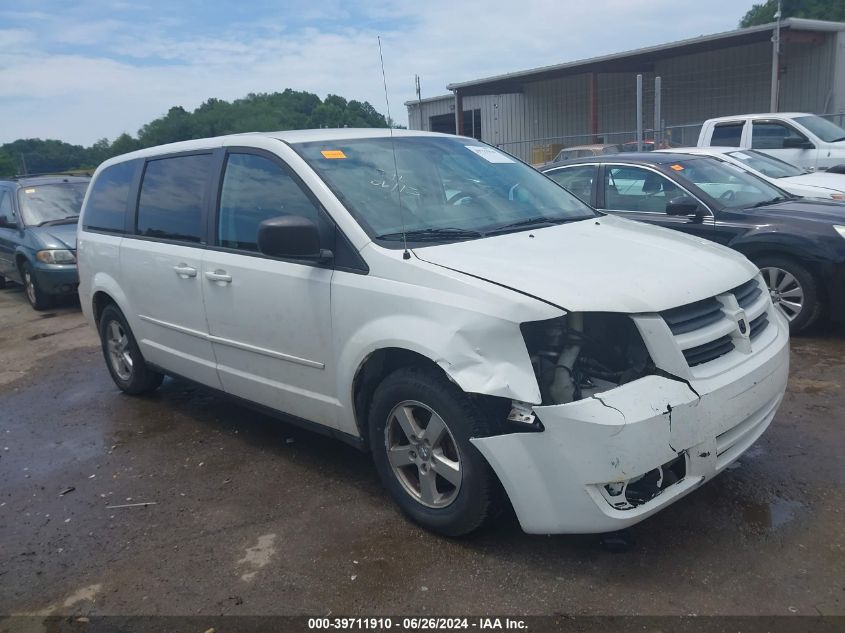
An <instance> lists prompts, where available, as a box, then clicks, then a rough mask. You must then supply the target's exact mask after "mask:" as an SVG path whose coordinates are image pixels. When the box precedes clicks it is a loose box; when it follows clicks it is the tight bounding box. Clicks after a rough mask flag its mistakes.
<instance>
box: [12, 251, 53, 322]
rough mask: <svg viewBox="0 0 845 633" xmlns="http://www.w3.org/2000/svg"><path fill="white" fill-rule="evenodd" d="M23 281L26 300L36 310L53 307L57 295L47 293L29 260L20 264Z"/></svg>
mask: <svg viewBox="0 0 845 633" xmlns="http://www.w3.org/2000/svg"><path fill="white" fill-rule="evenodd" d="M20 270H21V281H22V282H23V293H24V294H25V295H26V300H27V301H29V305H31V306H32V307H33V309H35V310H39V311H40V310H49V309H50V308H52V307H53V304H54V302H55V297H53V296H52V295H49V294H47V293H46V292H44V291H43V290H42V289H41V286H39V285H38V279H37V278H36V277H35V273H34V272H33V270H32V266H31V265H30V263H29V262H26V261H25V262H22V263H21V266H20Z"/></svg>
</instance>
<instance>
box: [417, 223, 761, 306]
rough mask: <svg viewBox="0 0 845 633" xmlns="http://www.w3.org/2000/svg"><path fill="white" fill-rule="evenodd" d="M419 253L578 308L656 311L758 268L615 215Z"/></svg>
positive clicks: (729, 284) (724, 286)
mask: <svg viewBox="0 0 845 633" xmlns="http://www.w3.org/2000/svg"><path fill="white" fill-rule="evenodd" d="M414 254H415V255H416V256H417V257H419V258H420V259H421V260H423V261H426V262H429V263H432V264H437V265H440V266H444V267H446V268H450V269H452V270H456V271H460V272H463V273H466V274H469V275H472V276H474V277H478V278H481V279H484V280H487V281H491V282H493V283H496V284H500V285H502V286H507V287H509V288H512V289H514V290H518V291H520V292H524V293H527V294H529V295H532V296H534V297H537V298H539V299H543V300H545V301H548V302H550V303H553V304H554V305H556V306H558V307H561V308H564V309H566V310H569V311H574V312H626V313H635V312H657V311H660V310H666V309H668V308H673V307H676V306H680V305H684V304H687V303H692V302H693V301H698V300H700V299H705V298H707V297H712V296H713V295H716V294H719V293H721V292H725V291H727V290H730V289H731V288H734V287H736V286H739V285H740V284H742V283H745V282H746V281H748V280H749V279H751V278H752V277H753V276H754V275H755V274H756V273H757V268H756V267H755V266H754V265H753V264H752V263H751V262H749V261H748V260H747V259H745V257H743V256H742V255H740V254H739V253H736V252H734V251H732V250H730V249H728V248H725V247H723V246H720V245H718V244H715V243H713V242H710V241H707V240H704V239H700V238H696V237H692V236H689V235H685V234H683V233H679V232H677V231H673V230H670V229H663V228H660V227H654V226H649V225H647V224H643V223H640V222H634V221H630V220H624V219H621V218H615V217H611V216H602V217H599V218H595V219H591V220H583V221H580V222H573V223H572V224H562V225H558V226H552V227H548V228H544V229H536V230H530V231H520V232H518V233H509V234H505V235H500V236H496V237H490V238H485V239H478V240H472V241H466V242H456V243H453V244H444V245H440V246H430V247H425V248H417V249H415V250H414Z"/></svg>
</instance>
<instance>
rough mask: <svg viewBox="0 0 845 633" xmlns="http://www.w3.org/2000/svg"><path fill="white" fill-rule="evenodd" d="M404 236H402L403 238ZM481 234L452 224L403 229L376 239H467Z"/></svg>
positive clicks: (377, 236)
mask: <svg viewBox="0 0 845 633" xmlns="http://www.w3.org/2000/svg"><path fill="white" fill-rule="evenodd" d="M403 236H404V238H403ZM482 236H483V234H482V233H480V232H479V231H472V230H470V229H459V228H457V227H452V226H444V227H439V228H435V227H431V228H428V229H414V230H412V231H405V233H402V232H401V231H400V232H399V233H385V234H384V235H376V239H378V240H394V241H395V240H402V239H407V240H409V241H414V242H424V241H439V240H444V239H445V240H452V239H456V240H460V239H469V238H473V237H482Z"/></svg>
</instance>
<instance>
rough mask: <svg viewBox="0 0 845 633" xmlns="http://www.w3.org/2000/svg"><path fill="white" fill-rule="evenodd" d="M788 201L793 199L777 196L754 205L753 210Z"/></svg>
mask: <svg viewBox="0 0 845 633" xmlns="http://www.w3.org/2000/svg"><path fill="white" fill-rule="evenodd" d="M787 200H792V198H787V197H786V196H776V197H774V198H772V199H771V200H763V201H762V202H757V203H755V204H752V205H751V208H752V209H756V208H757V207H768V206H769V205H771V204H777V203H778V202H786V201H787Z"/></svg>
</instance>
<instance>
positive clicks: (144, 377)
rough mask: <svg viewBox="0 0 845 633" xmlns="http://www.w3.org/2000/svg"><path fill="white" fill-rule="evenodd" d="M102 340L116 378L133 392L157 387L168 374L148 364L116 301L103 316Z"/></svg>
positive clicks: (100, 328)
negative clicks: (165, 374)
mask: <svg viewBox="0 0 845 633" xmlns="http://www.w3.org/2000/svg"><path fill="white" fill-rule="evenodd" d="M99 330H100V343H101V345H102V348H103V356H104V357H105V359H106V367H108V370H109V373H110V374H111V377H112V380H114V383H115V384H116V385H117V386H118V388H120V389H121V391H124V392H126V393H128V394H131V395H133V396H137V395H141V394H144V393H149V392H150V391H154V390H155V389H157V388H158V387H159V386H160V385H161V383H162V381H163V380H164V375H163V374H161V373H159V372H157V371H155V370H153V369H151V368H150V367H148V366H147V363H146V361H144V357H143V356H142V355H141V350H140V349H138V343H137V342H136V341H135V336H134V335H133V334H132V330H131V329H129V324H128V323H127V322H126V318H125V317H124V316H123V313H122V312H121V311H120V310H119V309H118V308H117V306H115V305H114V304H111V305H108V306H106V307H105V309H104V310H103V313H102V315H101V316H100V323H99Z"/></svg>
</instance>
